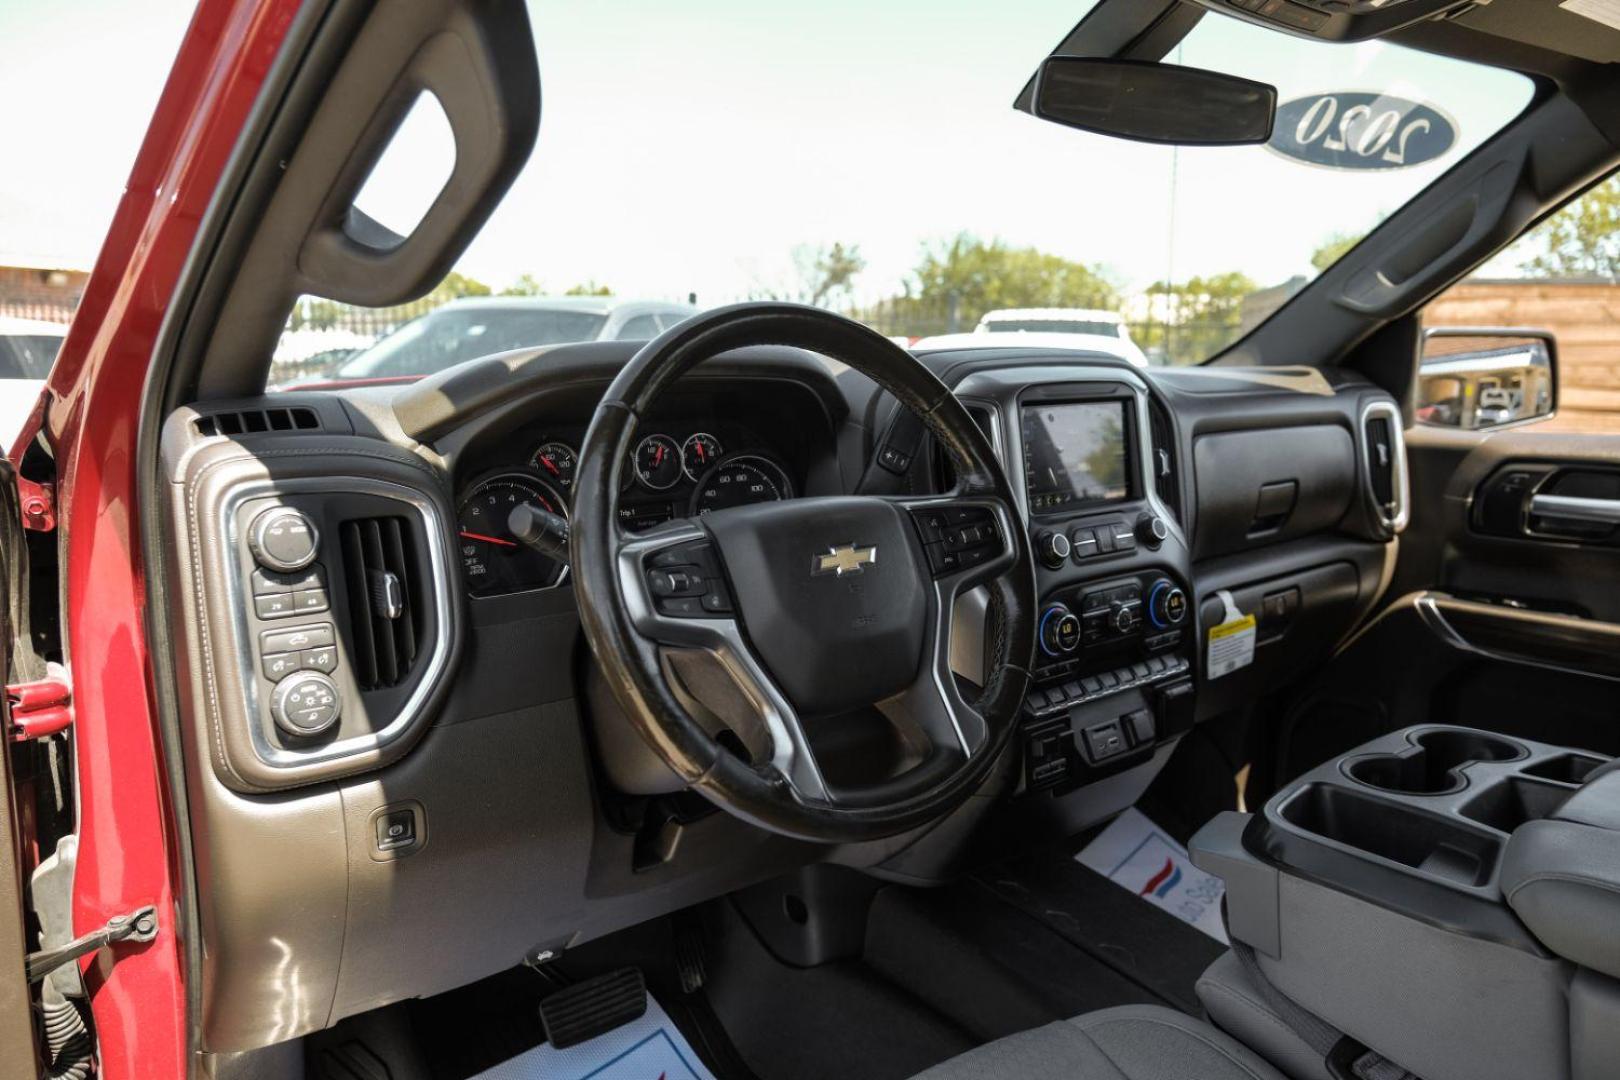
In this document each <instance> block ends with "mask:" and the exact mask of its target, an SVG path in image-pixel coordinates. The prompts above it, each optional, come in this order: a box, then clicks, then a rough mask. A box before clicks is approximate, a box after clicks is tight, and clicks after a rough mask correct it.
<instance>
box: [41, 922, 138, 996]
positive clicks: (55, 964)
mask: <svg viewBox="0 0 1620 1080" xmlns="http://www.w3.org/2000/svg"><path fill="white" fill-rule="evenodd" d="M157 931H158V922H157V908H155V907H153V906H152V905H150V904H148V905H147V906H146V907H143V908H136V909H135V910H134V911H132V912H130V913H129V914H128V915H114V916H113V917H112V918H110V919H108V920H107V925H106V926H103V927H102V928H101V929H100V930H92V931H90V933H88V934H81V935H80V936H79V937H76V938H74V939H73V940H72V941H70V942H68V943H67V944H66V945H61V946H58V947H57V948H54V949H41V950H40V951H39V952H36V953H29V954H28V964H27V967H28V981H29V982H31V983H36V982H39V980H41V979H43V978H44V977H45V976H47V975H49V974H50V973H51V972H53V971H55V970H56V969H57V968H59V967H61V966H62V965H63V964H68V963H72V962H73V961H74V960H77V959H79V958H80V957H82V956H88V955H90V954H91V953H93V952H97V951H99V950H100V949H101V948H103V947H104V946H107V945H111V944H113V943H114V942H118V941H139V942H145V941H151V940H152V939H153V938H155V937H157Z"/></svg>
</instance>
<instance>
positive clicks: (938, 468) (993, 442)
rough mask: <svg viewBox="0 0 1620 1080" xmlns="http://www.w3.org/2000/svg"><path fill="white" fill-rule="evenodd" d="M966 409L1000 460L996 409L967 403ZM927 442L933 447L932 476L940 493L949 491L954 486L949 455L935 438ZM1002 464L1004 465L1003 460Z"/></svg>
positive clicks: (953, 471)
mask: <svg viewBox="0 0 1620 1080" xmlns="http://www.w3.org/2000/svg"><path fill="white" fill-rule="evenodd" d="M967 411H968V415H969V416H971V417H973V422H974V423H975V424H978V425H979V430H980V431H982V432H984V437H985V438H986V439H989V440H990V449H992V450H994V451H995V454H996V460H998V461H1000V460H1001V440H1000V439H999V438H998V437H997V436H996V411H995V410H994V409H992V408H989V407H988V406H985V405H969V406H967ZM929 443H930V444H931V445H932V446H933V448H934V476H935V477H936V478H937V479H938V486H939V490H940V492H941V493H943V492H947V491H950V490H951V489H952V488H954V487H956V469H955V468H954V467H953V466H952V465H951V455H949V454H947V453H946V452H945V448H944V447H943V446H941V445H939V443H938V442H937V441H936V440H934V439H930V440H929ZM1002 465H1003V468H1005V467H1006V463H1005V462H1003V463H1002Z"/></svg>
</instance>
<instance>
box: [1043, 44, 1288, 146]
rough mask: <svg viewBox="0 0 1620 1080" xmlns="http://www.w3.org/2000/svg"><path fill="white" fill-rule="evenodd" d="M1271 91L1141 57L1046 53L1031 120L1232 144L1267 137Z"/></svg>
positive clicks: (1187, 142)
mask: <svg viewBox="0 0 1620 1080" xmlns="http://www.w3.org/2000/svg"><path fill="white" fill-rule="evenodd" d="M1276 112H1277V88H1276V87H1274V86H1268V85H1267V84H1265V83H1260V82H1251V81H1250V80H1248V79H1239V78H1237V77H1235V76H1232V75H1225V74H1222V73H1220V72H1217V71H1203V70H1201V69H1199V68H1189V67H1180V66H1178V65H1175V64H1160V63H1155V62H1152V61H1145V60H1112V59H1107V58H1102V57H1090V56H1048V57H1047V58H1046V60H1045V61H1044V62H1043V63H1042V64H1041V71H1040V77H1039V78H1038V79H1037V80H1036V84H1035V115H1036V116H1038V117H1040V118H1041V119H1042V120H1050V121H1052V122H1053V123H1055V124H1063V125H1065V126H1067V127H1072V128H1080V129H1081V130H1082V131H1094V132H1096V133H1098V134H1100V135H1114V136H1117V137H1118V138H1121V139H1135V140H1137V141H1138V142H1152V143H1175V144H1178V145H1183V146H1238V145H1243V144H1246V143H1263V142H1265V141H1266V140H1267V139H1269V138H1271V122H1272V119H1273V117H1274V116H1275V115H1276Z"/></svg>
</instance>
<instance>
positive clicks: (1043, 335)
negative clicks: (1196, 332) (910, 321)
mask: <svg viewBox="0 0 1620 1080" xmlns="http://www.w3.org/2000/svg"><path fill="white" fill-rule="evenodd" d="M911 347H912V348H913V349H1005V348H1010V347H1013V348H1020V349H1078V350H1081V351H1084V352H1103V353H1107V354H1109V355H1110V356H1116V357H1118V358H1119V359H1121V360H1124V361H1125V362H1126V363H1128V364H1131V365H1133V366H1135V367H1139V368H1145V367H1147V366H1148V360H1147V357H1146V356H1144V355H1143V354H1142V350H1141V349H1140V348H1138V347H1137V344H1136V342H1134V341H1132V340H1131V335H1130V331H1129V330H1128V329H1127V328H1126V326H1125V320H1124V319H1123V318H1121V317H1120V315H1119V313H1118V312H1114V311H1099V310H1095V309H1092V308H1001V309H998V310H996V311H987V312H985V313H984V316H983V317H982V318H980V319H979V324H978V325H977V326H975V327H974V328H973V332H972V333H969V334H936V335H935V336H933V337H926V338H920V339H918V340H917V341H915V342H913V343H912V346H911Z"/></svg>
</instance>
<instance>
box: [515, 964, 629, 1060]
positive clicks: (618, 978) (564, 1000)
mask: <svg viewBox="0 0 1620 1080" xmlns="http://www.w3.org/2000/svg"><path fill="white" fill-rule="evenodd" d="M646 1011H647V981H646V979H644V978H643V977H642V974H641V969H640V968H620V969H619V970H618V971H612V972H609V973H608V974H606V975H598V976H596V977H595V978H594V979H586V980H585V981H584V982H580V983H575V984H574V985H573V986H570V987H569V988H568V989H566V990H559V991H557V992H556V993H555V994H551V995H549V996H548V997H546V998H545V999H544V1000H543V1001H541V1002H540V1023H541V1024H542V1025H544V1027H545V1029H546V1038H547V1039H548V1040H550V1042H551V1045H552V1046H553V1047H554V1048H556V1049H558V1050H563V1049H566V1048H567V1047H570V1046H577V1045H579V1044H580V1043H582V1042H587V1041H589V1040H591V1039H594V1038H596V1037H597V1036H598V1035H605V1034H607V1033H608V1032H610V1031H612V1030H613V1029H614V1028H617V1027H623V1026H624V1025H625V1024H628V1023H630V1022H631V1021H632V1020H639V1019H641V1017H642V1016H643V1015H644V1014H645V1013H646Z"/></svg>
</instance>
